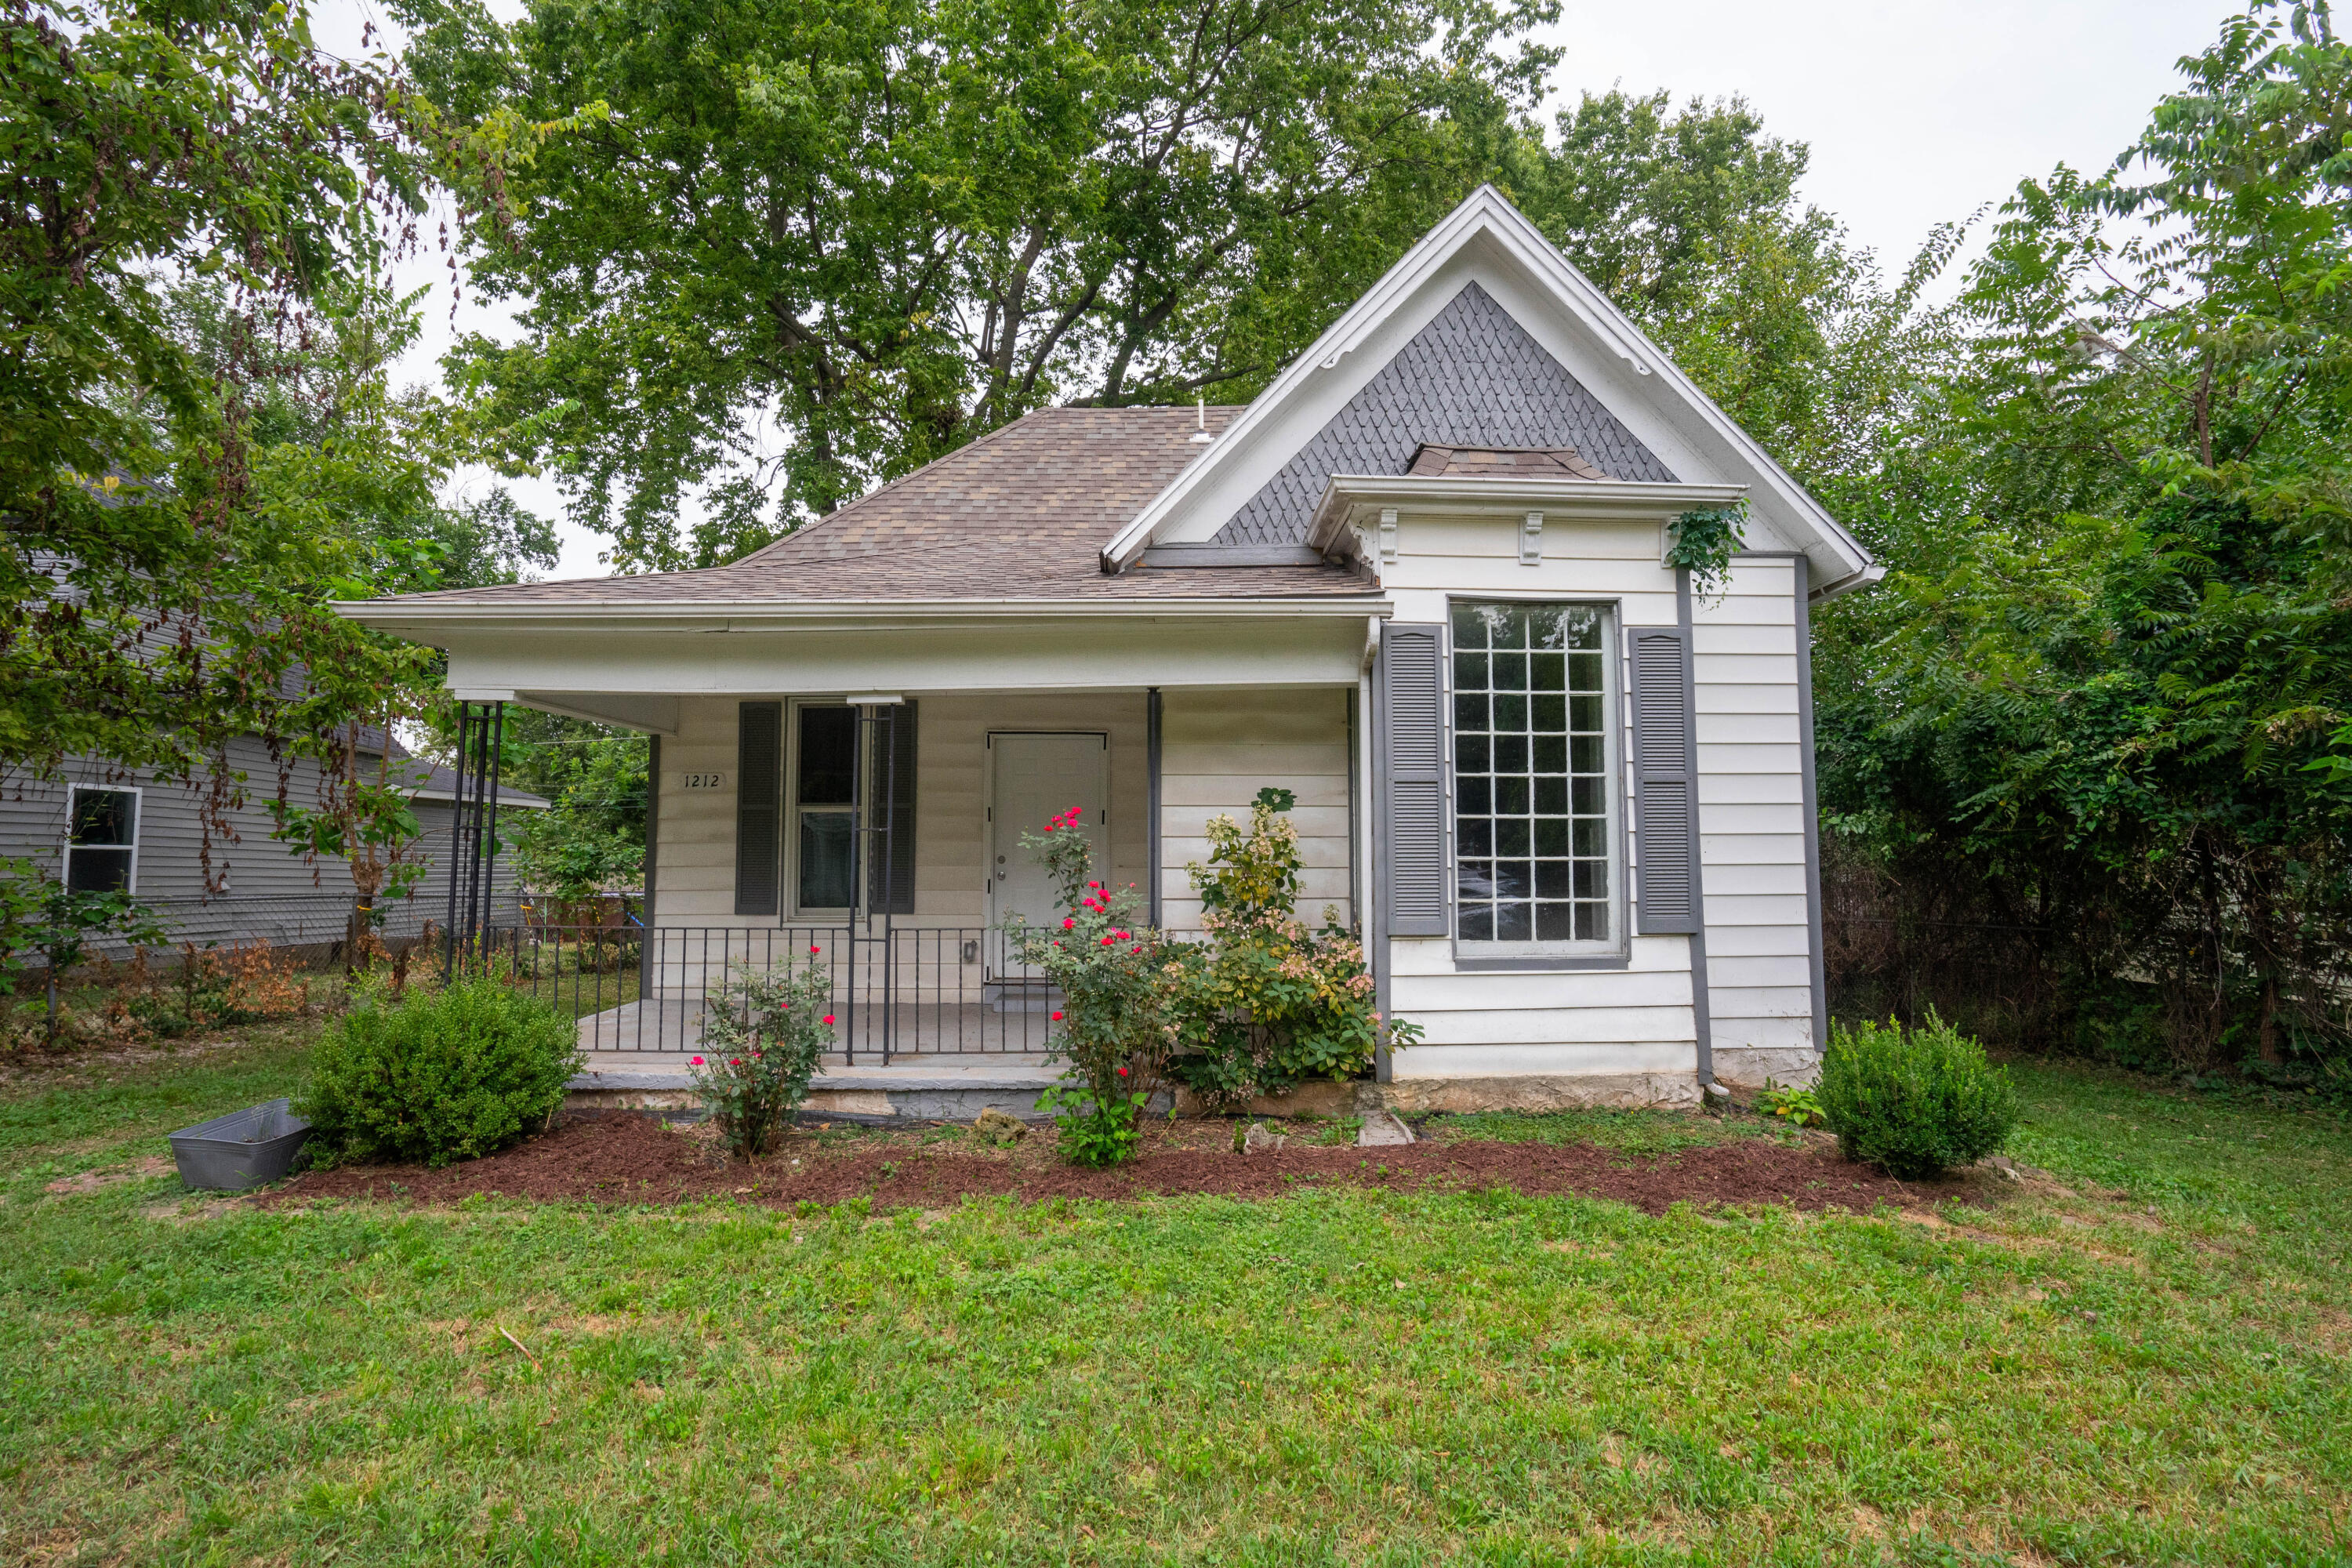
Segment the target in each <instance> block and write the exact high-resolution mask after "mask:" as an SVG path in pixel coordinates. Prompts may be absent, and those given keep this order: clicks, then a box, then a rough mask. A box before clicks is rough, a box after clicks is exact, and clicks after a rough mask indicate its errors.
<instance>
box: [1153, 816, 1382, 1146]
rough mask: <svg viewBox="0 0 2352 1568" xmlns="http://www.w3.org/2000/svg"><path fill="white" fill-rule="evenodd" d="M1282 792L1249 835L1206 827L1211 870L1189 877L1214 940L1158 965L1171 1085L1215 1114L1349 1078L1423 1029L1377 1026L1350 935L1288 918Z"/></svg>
mask: <svg viewBox="0 0 2352 1568" xmlns="http://www.w3.org/2000/svg"><path fill="white" fill-rule="evenodd" d="M1292 798H1293V797H1292V796H1291V794H1290V792H1289V791H1287V790H1280V789H1265V790H1260V791H1259V792H1258V796H1257V799H1256V801H1255V804H1253V805H1252V806H1251V808H1250V820H1249V825H1248V826H1246V827H1244V826H1242V825H1241V824H1239V823H1236V822H1235V821H1234V819H1233V818H1232V817H1230V816H1220V817H1216V818H1214V819H1213V820H1212V821H1211V822H1210V824H1209V828H1208V832H1209V846H1210V849H1211V854H1210V858H1209V863H1208V864H1207V865H1206V866H1202V865H1201V864H1199V863H1197V862H1195V863H1194V864H1193V865H1192V866H1191V867H1189V868H1187V869H1188V870H1189V871H1190V872H1191V874H1192V884H1193V886H1194V887H1196V888H1198V889H1200V891H1201V901H1202V905H1203V906H1204V915H1203V923H1204V924H1205V925H1206V926H1207V928H1208V932H1209V941H1208V942H1206V943H1203V944H1200V945H1197V946H1171V949H1170V951H1169V953H1168V956H1167V958H1166V960H1165V961H1164V962H1163V963H1162V966H1161V972H1162V977H1163V979H1164V981H1165V982H1166V1004H1165V1005H1166V1007H1167V1012H1168V1025H1169V1029H1170V1032H1171V1037H1172V1043H1173V1049H1172V1051H1171V1054H1170V1056H1169V1058H1168V1061H1167V1072H1168V1075H1169V1076H1170V1077H1171V1079H1175V1080H1176V1081H1177V1082H1179V1083H1181V1084H1183V1085H1184V1086H1185V1087H1186V1088H1188V1089H1192V1091H1193V1092H1194V1093H1195V1094H1198V1095H1199V1096H1201V1097H1202V1099H1203V1100H1208V1101H1209V1102H1210V1103H1212V1104H1214V1105H1221V1106H1233V1105H1239V1104H1243V1103H1245V1102H1247V1101H1248V1100H1251V1099H1253V1098H1255V1097H1256V1096H1258V1095H1265V1094H1279V1093H1282V1092H1283V1091H1284V1090H1286V1089H1295V1088H1297V1086H1298V1085H1299V1084H1300V1083H1302V1082H1304V1081H1306V1080H1307V1079H1350V1078H1354V1077H1357V1076H1359V1075H1360V1074H1361V1073H1363V1072H1364V1071H1365V1070H1366V1069H1367V1068H1370V1066H1371V1063H1372V1058H1373V1056H1374V1053H1375V1052H1376V1051H1377V1050H1378V1049H1379V1047H1380V1045H1381V1038H1382V1035H1383V1031H1384V1030H1385V1034H1386V1037H1387V1042H1388V1044H1389V1047H1391V1049H1399V1048H1402V1047H1405V1046H1407V1045H1410V1044H1412V1042H1414V1041H1415V1040H1418V1039H1419V1038H1420V1037H1421V1030H1420V1029H1419V1027H1418V1026H1414V1025H1412V1024H1407V1023H1402V1022H1400V1021H1397V1020H1393V1019H1391V1020H1386V1021H1383V1020H1382V1018H1381V1015H1380V1010H1379V1008H1378V1006H1377V1005H1376V1004H1375V1002H1374V1000H1373V994H1372V976H1371V972H1370V969H1369V968H1367V966H1366V965H1365V963H1364V950H1363V946H1362V944H1361V943H1360V942H1358V941H1357V939H1356V936H1355V934H1354V933H1353V932H1352V931H1349V930H1348V929H1347V928H1346V927H1345V926H1343V925H1342V924H1341V923H1340V921H1339V911H1338V910H1336V909H1326V910H1324V914H1323V926H1322V929H1321V930H1319V931H1308V930H1307V924H1306V922H1305V921H1301V920H1299V919H1298V917H1297V914H1296V913H1295V912H1294V910H1293V906H1294V904H1295V903H1296V901H1297V896H1298V881H1299V878H1298V871H1299V855H1298V830H1297V826H1296V825H1294V824H1293V823H1292V822H1291V821H1290V820H1289V812H1290V807H1291V803H1292Z"/></svg>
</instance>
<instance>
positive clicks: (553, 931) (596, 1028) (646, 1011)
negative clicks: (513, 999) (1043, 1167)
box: [472, 922, 1055, 1064]
mask: <svg viewBox="0 0 2352 1568" xmlns="http://www.w3.org/2000/svg"><path fill="white" fill-rule="evenodd" d="M483 959H487V961H488V966H489V967H490V969H491V970H492V972H493V973H498V974H499V975H501V976H502V977H504V978H506V979H507V980H508V981H509V984H515V985H517V986H519V987H522V988H525V989H528V990H530V992H531V993H532V994H535V995H538V996H541V997H542V998H544V999H545V1000H547V1001H548V1002H550V1003H551V1004H553V1005H555V1006H556V1007H557V1008H558V1010H560V1011H562V1012H563V1013H566V1014H568V1015H570V1016H572V1017H574V1018H576V1019H577V1020H578V1021H579V1029H580V1044H581V1047H582V1048H583V1049H584V1050H588V1051H646V1052H653V1051H659V1052H671V1053H676V1052H690V1051H692V1050H694V1049H696V1048H697V1045H698V1041H699V1039H700V1037H701V1020H702V1018H703V1016H704V1014H705V1012H706V1011H707V1009H708V1008H709V1005H710V998H711V997H712V996H713V995H714V994H717V992H718V991H719V988H720V987H721V986H722V985H723V984H725V982H726V980H727V978H728V975H729V974H730V972H731V971H733V970H734V969H735V968H736V967H737V966H739V965H748V966H750V967H751V968H753V969H758V970H775V969H782V970H784V971H787V972H790V973H796V972H799V971H802V970H805V969H811V968H815V969H821V970H823V971H824V972H825V973H827V974H828V975H829V976H830V977H831V981H832V1001H831V1004H830V1005H831V1008H832V1011H833V1014H834V1016H835V1020H836V1021H835V1026H834V1035H835V1041H836V1042H837V1044H836V1049H837V1052H838V1054H839V1055H840V1056H841V1057H842V1058H845V1059H846V1060H847V1061H848V1062H850V1063H853V1064H854V1063H856V1062H858V1061H882V1062H887V1061H889V1060H891V1059H892V1058H894V1057H903V1056H933V1055H966V1054H974V1053H983V1052H985V1053H999V1052H1002V1053H1034V1052H1043V1051H1045V1050H1047V1049H1049V1048H1050V1047H1051V1043H1052V1041H1051V1037H1052V1035H1053V1032H1054V1024H1053V1019H1052V1013H1053V1010H1054V1007H1055V995H1054V994H1053V992H1052V990H1051V988H1050V987H1049V986H1048V985H1047V984H1046V982H1045V979H1044V978H1043V977H1042V976H1041V975H1038V974H1037V973H1034V971H1030V970H1028V969H1026V968H1025V966H1024V965H1022V964H1021V963H1019V962H1018V961H1017V960H1015V959H1014V958H1013V956H1012V945H1011V941H1010V937H1009V934H1008V933H1007V931H1005V929H1004V928H1003V927H1001V926H908V925H895V926H882V925H877V926H875V927H874V928H873V929H868V927H867V925H866V922H858V923H856V924H850V925H786V926H768V927H745V926H657V927H654V928H652V929H650V930H648V929H646V928H644V927H637V926H631V927H623V928H614V927H574V926H555V925H543V924H525V925H522V926H520V927H516V928H512V929H509V930H505V931H492V932H490V933H489V935H488V952H486V953H483V954H481V956H480V957H478V958H477V959H475V960H473V961H472V962H481V961H482V960H483Z"/></svg>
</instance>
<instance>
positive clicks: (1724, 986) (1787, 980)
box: [1706, 944, 1813, 1009]
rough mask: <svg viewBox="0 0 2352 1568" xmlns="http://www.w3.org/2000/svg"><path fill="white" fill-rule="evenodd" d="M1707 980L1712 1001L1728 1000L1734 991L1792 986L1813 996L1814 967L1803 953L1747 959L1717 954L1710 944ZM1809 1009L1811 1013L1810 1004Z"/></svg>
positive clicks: (1767, 955) (1736, 955)
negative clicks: (1758, 987)
mask: <svg viewBox="0 0 2352 1568" xmlns="http://www.w3.org/2000/svg"><path fill="white" fill-rule="evenodd" d="M1706 978H1707V992H1708V994H1709V996H1710V997H1716V998H1725V997H1727V996H1728V994H1729V991H1730V989H1731V988H1734V987H1738V986H1755V985H1784V986H1785V985H1793V986H1796V987H1797V988H1799V989H1800V990H1802V991H1805V992H1806V993H1807V994H1808V995H1810V994H1811V987H1812V978H1813V976H1812V963H1811V959H1810V958H1809V957H1808V956H1807V955H1806V954H1804V953H1802V952H1786V953H1769V954H1757V955H1755V956H1747V955H1743V954H1738V953H1729V952H1716V951H1715V948H1714V946H1713V945H1712V944H1710V945H1709V946H1708V948H1707V951H1706ZM1807 1006H1808V1008H1809V1009H1810V1007H1811V1004H1810V1003H1808V1004H1807Z"/></svg>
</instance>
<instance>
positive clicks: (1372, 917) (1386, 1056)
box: [1349, 620, 1396, 1083]
mask: <svg viewBox="0 0 2352 1568" xmlns="http://www.w3.org/2000/svg"><path fill="white" fill-rule="evenodd" d="M1380 653H1381V623H1380V622H1379V621H1377V620H1373V621H1370V622H1367V623H1366V624H1365V626H1364V654H1363V658H1362V660H1361V661H1360V663H1359V664H1358V665H1357V667H1356V669H1357V672H1356V688H1357V689H1358V690H1359V691H1360V692H1362V693H1365V694H1366V695H1367V696H1368V697H1370V696H1374V695H1376V694H1377V691H1378V683H1379V680H1380V679H1381V671H1380ZM1372 714H1373V718H1372V722H1370V724H1367V725H1365V726H1364V742H1365V743H1367V744H1369V746H1370V749H1371V757H1370V763H1369V765H1368V766H1366V767H1365V768H1364V769H1363V770H1362V772H1363V776H1364V778H1365V780H1366V782H1367V783H1368V784H1369V785H1370V788H1369V790H1368V791H1367V794H1368V795H1369V797H1370V798H1369V799H1368V801H1367V803H1366V804H1367V805H1368V806H1369V808H1370V816H1371V864H1370V867H1369V868H1368V870H1369V872H1370V875H1369V876H1368V877H1367V879H1366V881H1365V891H1366V894H1367V897H1366V898H1365V900H1364V928H1363V929H1364V950H1365V952H1366V954H1367V955H1368V956H1369V957H1370V960H1371V965H1372V1005H1373V1007H1374V1008H1376V1009H1377V1010H1378V1011H1379V1013H1380V1016H1381V1042H1380V1045H1379V1046H1378V1047H1377V1048H1376V1049H1375V1051H1374V1054H1373V1057H1372V1076H1373V1077H1374V1079H1377V1080H1378V1081H1380V1082H1381V1083H1389V1082H1392V1081H1393V1080H1394V1079H1395V1078H1396V1063H1395V1060H1394V1059H1393V1058H1391V1055H1390V1053H1389V1045H1388V1030H1387V1024H1388V1017H1389V936H1388V931H1387V929H1386V924H1385V922H1386V921H1387V919H1388V911H1387V910H1385V909H1384V908H1382V907H1381V900H1382V898H1383V897H1384V894H1385V889H1386V888H1387V886H1388V883H1387V874H1388V857H1389V844H1388V834H1387V832H1386V831H1385V826H1384V825H1385V821H1386V818H1385V817H1384V816H1383V810H1384V807H1385V806H1386V804H1387V800H1388V792H1387V790H1386V789H1384V788H1383V787H1382V774H1383V773H1384V771H1385V765H1386V763H1387V761H1388V733H1387V727H1386V726H1385V725H1384V724H1383V723H1382V722H1381V704H1379V703H1377V702H1375V703H1374V705H1373V708H1372ZM1351 761H1352V759H1351ZM1354 807H1355V794H1354V792H1353V791H1352V790H1351V791H1350V792H1349V809H1350V810H1351V811H1352V810H1353V809H1354Z"/></svg>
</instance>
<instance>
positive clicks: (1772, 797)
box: [1698, 768, 1805, 831]
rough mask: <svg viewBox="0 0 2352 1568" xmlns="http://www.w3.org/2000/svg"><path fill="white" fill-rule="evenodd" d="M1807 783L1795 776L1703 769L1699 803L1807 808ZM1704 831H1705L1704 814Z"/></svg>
mask: <svg viewBox="0 0 2352 1568" xmlns="http://www.w3.org/2000/svg"><path fill="white" fill-rule="evenodd" d="M1804 799H1805V785H1804V780H1803V779H1802V778H1801V777H1799V776H1798V775H1797V774H1795V773H1708V772H1707V771H1706V769H1704V768H1702V769H1700V770H1699V775H1698V803H1699V805H1700V807H1701V808H1702V814H1703V813H1704V808H1705V807H1707V806H1710V805H1795V806H1799V807H1801V806H1802V805H1804ZM1701 830H1702V831H1704V830H1705V820H1704V816H1703V815H1702V824H1701Z"/></svg>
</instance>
